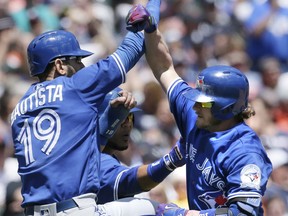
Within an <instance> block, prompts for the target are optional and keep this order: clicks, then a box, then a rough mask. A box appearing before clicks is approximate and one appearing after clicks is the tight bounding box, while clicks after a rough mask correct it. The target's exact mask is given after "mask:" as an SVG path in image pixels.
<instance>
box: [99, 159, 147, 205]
mask: <svg viewBox="0 0 288 216" xmlns="http://www.w3.org/2000/svg"><path fill="white" fill-rule="evenodd" d="M138 168H139V166H135V167H131V168H129V167H127V166H125V165H122V164H121V163H120V161H119V160H118V159H117V158H116V157H115V156H112V155H109V154H105V153H102V154H101V167H100V169H101V175H102V176H101V180H100V191H99V193H98V196H97V197H98V200H97V203H99V204H104V203H106V202H111V201H113V200H118V199H119V198H124V197H131V196H134V195H135V194H139V193H141V192H143V190H142V189H141V188H140V185H139V183H138V180H137V171H138Z"/></svg>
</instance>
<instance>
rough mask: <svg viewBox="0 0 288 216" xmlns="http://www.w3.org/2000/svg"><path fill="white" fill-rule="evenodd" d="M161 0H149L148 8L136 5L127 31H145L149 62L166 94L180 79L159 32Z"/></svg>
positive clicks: (128, 21)
mask: <svg viewBox="0 0 288 216" xmlns="http://www.w3.org/2000/svg"><path fill="white" fill-rule="evenodd" d="M160 2H161V1H160V0H149V1H148V3H147V6H146V8H147V9H146V8H144V7H143V6H142V5H135V6H134V7H133V8H132V9H131V10H130V11H129V13H128V15H127V18H126V23H127V29H128V30H129V31H132V32H138V31H142V30H144V32H145V48H146V49H145V55H146V59H147V62H148V64H149V66H150V68H151V70H152V72H153V74H154V76H155V77H156V79H157V80H158V81H159V83H160V84H161V85H162V87H163V89H164V90H165V92H166V91H167V88H168V87H169V86H170V85H171V84H172V83H173V82H174V81H175V80H176V79H177V78H179V76H178V74H177V72H176V71H175V69H174V66H173V61H172V57H171V55H170V53H169V49H168V46H167V44H166V43H165V41H164V38H163V36H162V34H161V33H160V31H158V30H157V25H158V22H159V14H160Z"/></svg>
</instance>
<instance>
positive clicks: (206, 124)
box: [196, 116, 221, 131]
mask: <svg viewBox="0 0 288 216" xmlns="http://www.w3.org/2000/svg"><path fill="white" fill-rule="evenodd" d="M220 123H221V120H218V119H215V118H213V117H212V116H211V117H210V118H199V117H198V118H197V121H196V126H197V127H198V128H200V129H205V130H208V131H214V130H215V128H217V126H218V125H219V124H220Z"/></svg>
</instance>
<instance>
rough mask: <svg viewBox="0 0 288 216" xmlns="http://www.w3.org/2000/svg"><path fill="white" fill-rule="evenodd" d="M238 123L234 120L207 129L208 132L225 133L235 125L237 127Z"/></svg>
mask: <svg viewBox="0 0 288 216" xmlns="http://www.w3.org/2000/svg"><path fill="white" fill-rule="evenodd" d="M238 123H239V122H237V121H236V120H235V119H234V118H231V119H227V120H223V121H219V123H218V124H217V125H213V126H211V127H210V128H209V131H210V132H220V131H226V130H229V129H231V128H233V127H234V126H235V125H237V124H238Z"/></svg>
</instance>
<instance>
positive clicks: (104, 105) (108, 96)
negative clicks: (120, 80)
mask: <svg viewBox="0 0 288 216" xmlns="http://www.w3.org/2000/svg"><path fill="white" fill-rule="evenodd" d="M121 90H122V89H121V88H119V87H117V88H115V89H113V90H112V91H110V92H109V93H107V94H106V96H105V98H104V100H103V102H102V104H101V105H100V107H99V108H98V111H99V115H102V114H103V113H104V111H105V109H106V108H107V106H108V105H109V102H110V100H113V99H115V98H116V97H117V96H118V93H119V92H120V91H121ZM137 111H141V109H139V108H137V107H134V108H132V109H131V110H130V113H134V112H137Z"/></svg>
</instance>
